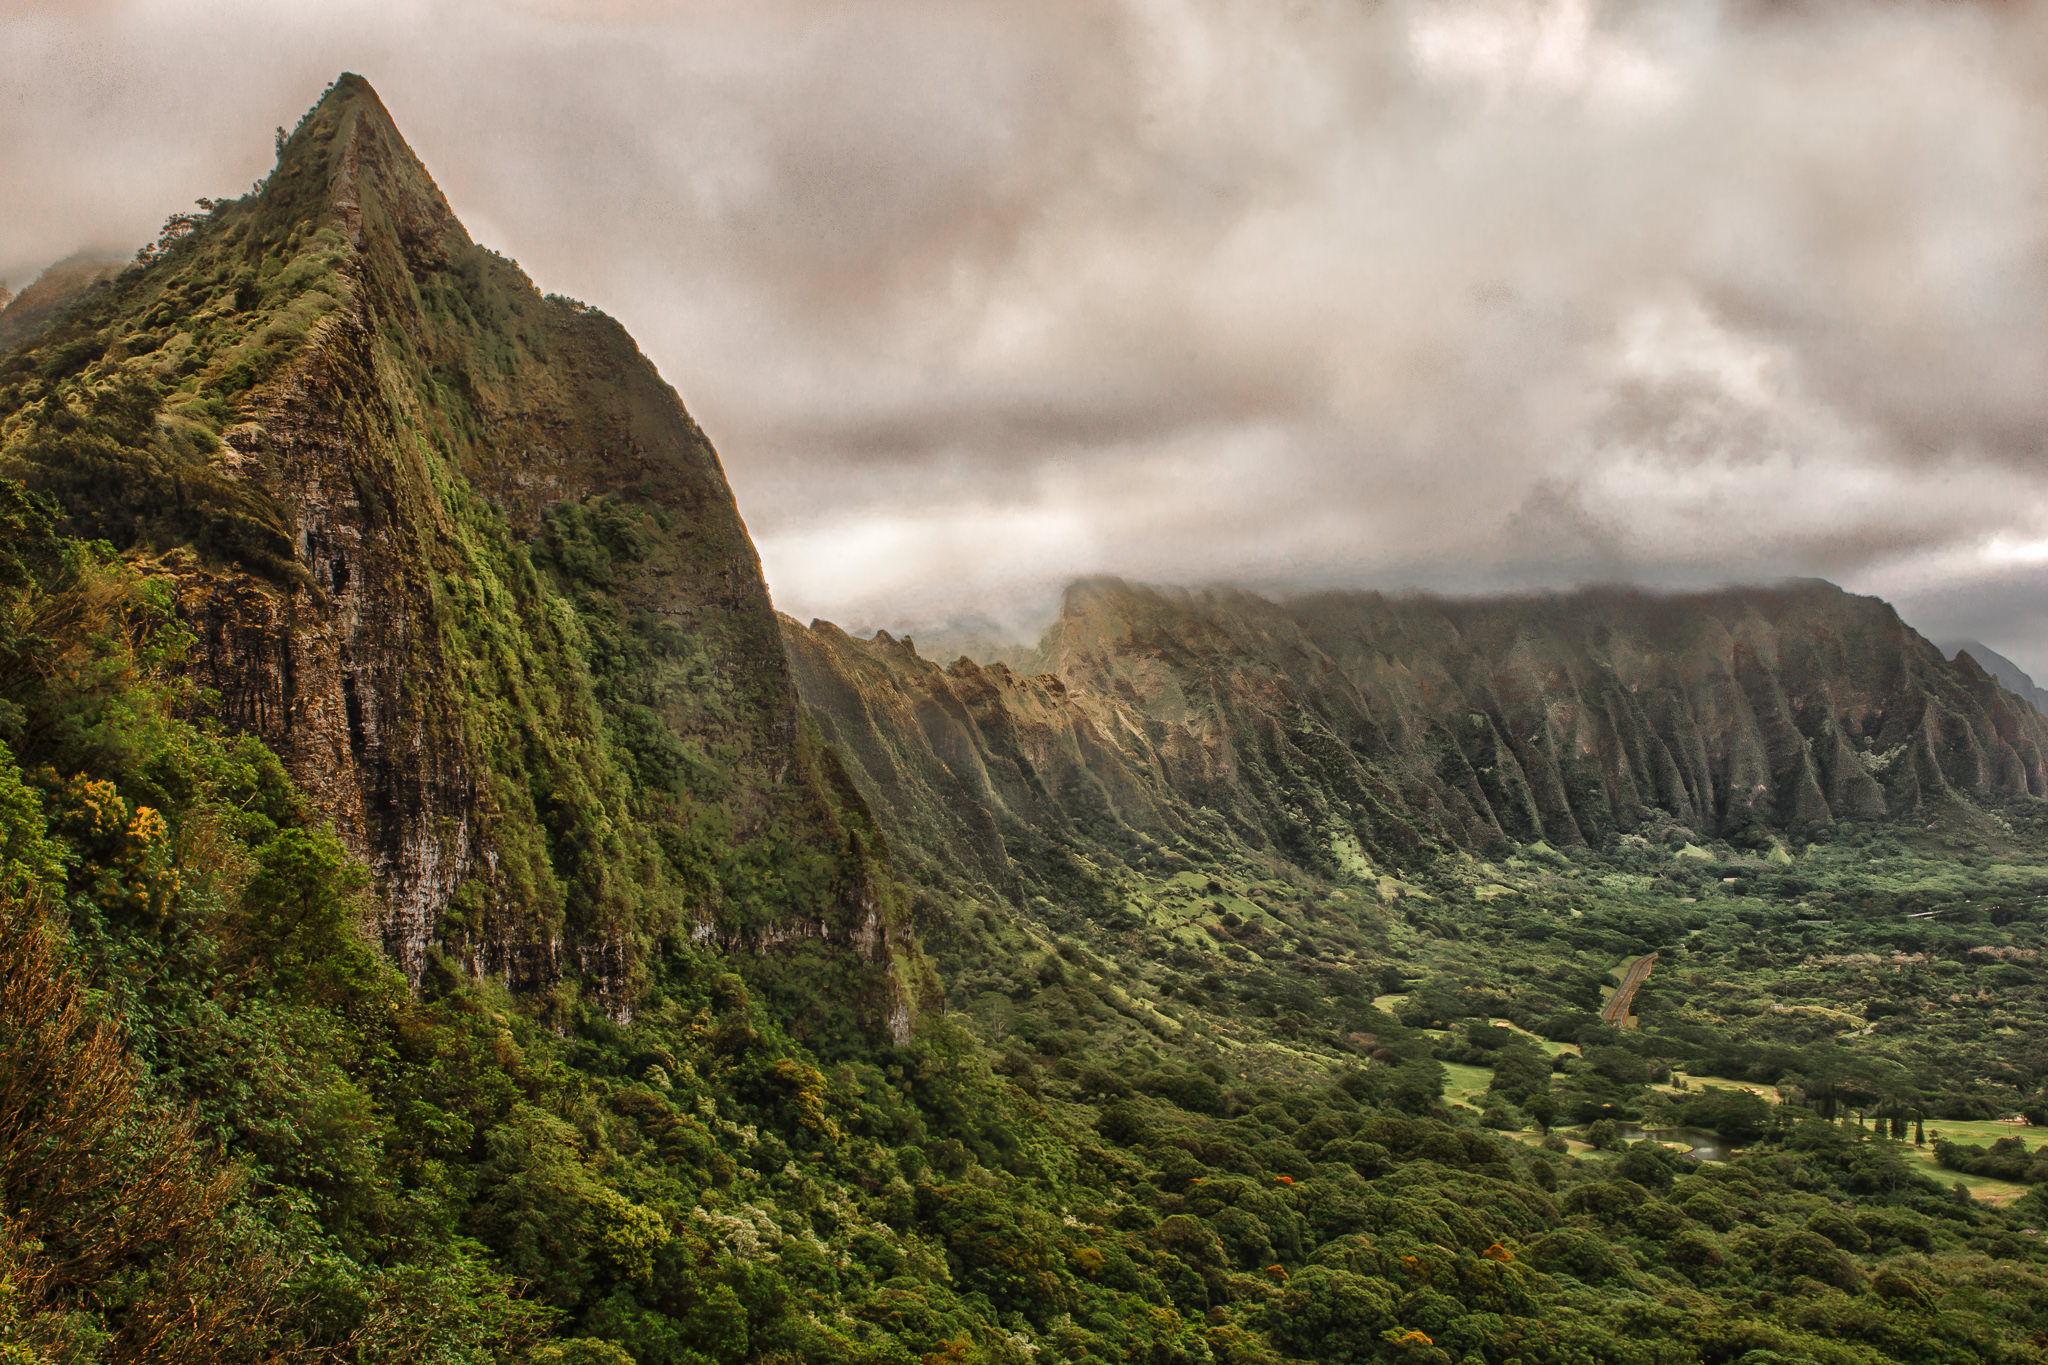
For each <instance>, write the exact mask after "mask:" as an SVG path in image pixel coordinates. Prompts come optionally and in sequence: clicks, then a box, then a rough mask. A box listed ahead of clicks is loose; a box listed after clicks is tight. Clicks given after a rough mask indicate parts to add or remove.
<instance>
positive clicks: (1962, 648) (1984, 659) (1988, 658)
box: [1941, 640, 2048, 714]
mask: <svg viewBox="0 0 2048 1365" xmlns="http://www.w3.org/2000/svg"><path fill="white" fill-rule="evenodd" d="M1941 652H1942V653H1944V654H1946V655H1948V656H1949V658H1951V659H1954V658H1955V657H1956V656H1957V655H1959V654H1967V655H1969V656H1970V658H1971V659H1973V660H1974V661H1975V662H1976V664H1977V667H1979V668H1981V669H1983V670H1984V671H1985V672H1986V673H1989V674H1990V675H1991V676H1992V677H1994V678H1996V679H1998V685H1999V686H2000V687H2003V688H2004V689H2005V690H2006V691H2008V692H2010V693H2012V694H2013V695H2014V696H2016V697H2024V698H2026V699H2027V700H2028V701H2030V702H2032V703H2033V704H2034V709H2035V710H2037V711H2040V712H2042V713H2043V714H2048V690H2044V689H2043V688H2041V687H2039V686H2037V685H2035V682H2034V680H2033V679H2032V678H2031V677H2029V676H2028V675H2027V671H2026V670H2025V669H2023V668H2021V667H2020V666H2019V665H2018V664H2016V663H2014V662H2013V661H2012V660H2011V659H2008V658H2006V657H2005V656H2004V655H2003V654H2000V653H1999V652H1998V651H1997V650H1995V649H1993V648H1992V647H1991V646H1990V645H1987V644H1985V643H1984V642H1983V641H1982V640H1950V641H1948V642H1947V643H1945V644H1943V645H1942V646H1941Z"/></svg>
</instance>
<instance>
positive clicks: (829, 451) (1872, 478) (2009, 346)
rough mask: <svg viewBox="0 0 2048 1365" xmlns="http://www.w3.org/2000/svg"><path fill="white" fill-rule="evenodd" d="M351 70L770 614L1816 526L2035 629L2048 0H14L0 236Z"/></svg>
mask: <svg viewBox="0 0 2048 1365" xmlns="http://www.w3.org/2000/svg"><path fill="white" fill-rule="evenodd" d="M345 69H346V70H354V71H358V72H361V73H362V74H363V75H365V76H367V77H368V78H369V79H370V81H371V82H372V83H373V84H374V85H375V86H376V87H377V90H378V92H379V93H380V94H381V95H382V97H383V99H384V102H385V103H386V105H387V106H388V107H389V108H390V109H391V111H392V113H393V115H394V116H395V117H396V119H397V120H398V123H399V127H400V129H401V130H402V131H403V132H404V133H405V134H406V136H407V138H408V139H409V140H410V141H411V142H412V144H413V146H414V148H415V149H416V150H417V151H418V152H419V154H420V156H421V158H422V159H423V160H424V161H425V162H426V164H427V166H428V167H429V169H431V170H432V171H433V173H434V174H435V176H436V178H437V179H438V181H439V182H440V184H441V186H442V188H443V189H444V190H445V191H446V192H447V194H448V197H449V199H450V200H451V202H452V203H453V204H454V206H455V209H456V211H457V213H458V214H460V215H461V217H462V218H463V220H464V221H465V222H466V223H467V225H468V226H469V228H470V231H471V233H472V235H474V236H475V237H476V238H477V239H478V240H480V241H482V242H484V243H485V244H486V245H489V246H492V247H494V248H496V249H498V250H500V251H502V252H504V253H505V254H507V255H510V256H512V257H514V258H516V259H517V260H518V261H519V262H520V263H521V265H522V266H524V267H525V268H526V270H527V271H528V272H529V273H530V274H531V275H532V276H533V277H534V278H535V280H536V281H537V282H538V283H539V284H540V286H541V287H542V288H543V289H547V290H551V291H556V292H561V293H566V294H571V295H574V296H576V297H579V298H582V299H585V300H587V301H589V302H591V303H593V304H595V305H597V306H599V307H601V308H603V309H605V310H606V311H608V312H610V313H612V314H613V315H615V316H617V317H618V318H619V319H620V320H621V321H622V322H624V323H625V324H626V326H627V327H628V328H630V329H631V331H632V332H633V334H634V335H635V336H636V337H637V338H638V339H639V340H640V343H641V345H642V347H643V349H644V350H646V352H647V353H648V354H649V355H650V356H651V357H652V358H653V359H654V360H655V362H656V363H657V364H658V365H659V366H660V367H661V370H662V372H663V374H664V375H665V376H666V377H667V378H668V379H669V380H670V382H672V383H674V384H675V385H676V386H677V388H678V389H680V390H681V392H682V394H683V396H684V398H685V400H686V401H687V402H688V403H689V405H690V407H691V409H692V411H693V412H694V413H695V414H696V416H697V417H698V419H699V421H700V422H702V424H703V425H704V427H705V428H706V430H707V431H709V432H710V433H711V435H712V438H713V439H714V440H715V441H716V442H717V444H718V446H719V449H720V452H721V454H722V456H723V458H724V461H725V465H726V469H727V471H728V473H729V474H730V476H731V478H732V482H733V485H734V487H735V489H736V490H737V492H738V494H739V500H740V507H741V511H742V512H743V513H744V514H745V516H746V518H747V521H748V524H749V525H750V527H751V528H752V530H753V532H754V536H755V540H756V542H757V544H758V545H759V546H760V549H761V554H762V558H763V561H764V563H765V566H766V568H767V572H768V578H769V583H770V587H771V589H772V591H773V593H774V595H775V599H776V602H777V604H778V605H779V606H780V607H782V608H783V609H784V610H787V611H789V612H791V613H792V614H794V615H796V616H798V617H800V618H804V619H808V618H809V617H812V616H824V617H827V618H830V619H833V620H837V621H839V622H840V623H841V624H843V625H847V626H849V627H856V628H858V627H869V626H878V625H887V626H890V627H892V628H907V629H910V630H912V631H916V630H919V629H930V628H931V627H932V626H934V625H935V624H937V623H941V622H946V621H953V620H961V619H966V618H972V617H975V616H981V617H985V618H986V619H988V620H989V621H991V622H993V623H995V624H997V625H1000V626H1005V627H1009V628H1012V629H1020V630H1021V629H1024V628H1027V627H1035V626H1036V625H1038V624H1041V623H1042V621H1043V620H1044V619H1045V618H1046V617H1047V616H1048V615H1049V614H1050V612H1051V610H1052V608H1053V605H1054V603H1055V601H1056V595H1057V589H1058V587H1059V586H1060V585H1061V584H1062V583H1064V582H1065V581H1066V580H1068V579H1070V578H1072V577H1074V576H1076V575H1079V574H1083V573H1096V572H1114V573H1122V574H1125V575H1128V576H1131V577H1136V578H1141V579H1147V580H1152V581H1165V582H1180V583H1201V582H1210V581H1219V580H1227V581H1235V582H1242V583H1246V584H1250V585H1253V586H1257V587H1262V588H1268V589H1281V590H1284V589H1286V588H1288V587H1291V586H1308V585H1328V584H1344V585H1361V586H1376V587H1389V588H1391V587H1400V586H1409V585H1412V586H1421V587H1433V588H1444V589H1450V590H1472V589H1483V588H1488V587H1498V586H1526V585H1530V584H1545V585H1564V584H1570V583H1574V582H1581V581H1586V580H1590V579H1603V580H1615V579H1633V580H1637V581H1641V582H1645V583H1651V584H1677V583H1687V584H1696V583H1719V582H1726V581H1756V580H1760V579H1768V578H1772V577H1776V576H1781V575H1786V574H1818V575H1821V576H1825V577H1828V578H1831V579H1833V580H1835V581H1836V582H1839V583H1842V584H1843V585H1845V586H1848V587H1851V588H1854V589H1856V590H1859V591H1866V592H1876V593H1880V594H1882V595H1884V596H1887V597H1889V598H1891V599H1892V600H1894V601H1896V602H1898V603H1899V604H1900V605H1901V607H1902V608H1903V609H1904V610H1905V612H1906V613H1907V616H1908V619H1910V620H1912V621H1913V622H1914V623H1915V624H1916V625H1919V626H1920V627H1921V628H1922V629H1923V630H1925V631H1927V632H1928V633H1929V634H1931V635H1935V636H1937V637H1944V636H1949V635H1977V636H1980V637H1982V638H1983V639H1985V640H1986V641H1988V642H1989V643H1991V644H1992V645H1993V646H1995V647H1997V648H2000V649H2003V650H2004V651H2005V652H2007V653H2009V654H2011V655H2013V656H2014V657H2015V658H2017V659H2018V660H2019V661H2020V662H2021V663H2022V664H2023V665H2026V666H2028V667H2030V668H2031V669H2033V670H2034V671H2035V673H2036V676H2037V677H2039V676H2042V675H2048V609H2044V608H2048V458H2044V454H2048V451H2044V446H2048V4H2042V3H2006V4H1995V5H1993V4H1985V5H1978V4H1970V3H1945V4H1915V3H1898V2H1893V0H1857V2H1856V3H1847V2H1846V0H1845V3H1840V4H1801V3H1797V2H1796V0H1793V2H1790V3H1787V2H1785V0H1749V2H1748V3H1737V4H1729V5H1717V4H1713V3H1704V2H1702V3H1691V2H1687V3H1658V2H1657V0H1634V2H1633V3H1623V2H1620V0H1608V3H1598V2H1597V0H1444V2H1443V3H1406V2H1404V0H1378V2H1377V3H1374V2H1371V0H1292V3H1286V4H1280V3H1274V0H1241V2H1240V0H1028V3H1020V2H1019V0H1003V2H1002V3H995V2H994V0H934V3H928V4H921V3H885V2H883V0H872V2H869V0H830V3H806V2H804V0H720V2H718V3H713V2H712V0H705V2H704V3H694V4H685V3H671V4H658V3H653V2H652V0H595V2H594V3H569V2H568V0H559V3H556V2H551V0H526V2H525V3H512V2H511V0H499V2H498V3H487V2H486V0H473V2H472V3H432V2H431V0H385V2H372V0H363V2H362V3H327V2H324V0H322V2H319V3H315V2H314V0H307V2H306V3H291V2H290V0H192V2H191V3H169V2H167V0H166V2H159V3H118V2H116V0H98V2H94V0H0V275H4V276H6V277H8V278H10V279H11V280H12V282H13V283H14V284H15V285H16V286H17V287H19V286H20V285H21V284H22V283H24V282H25V281H26V279H27V278H28V277H29V276H31V275H32V274H33V273H34V271H35V270H36V269H37V268H38V267H39V266H40V265H42V264H44V263H46V262H48V261H50V260H53V259H55V258H57V257H61V256H63V255H65V254H67V253H69V252H72V251H74V250H77V249H79V248H81V247H86V246H100V247H115V248H121V249H132V248H133V247H134V246H135V245H136V244H138V243H140V242H142V241H144V240H146V239H147V238H149V237H151V236H153V235H154V230H155V228H156V226H157V224H158V223H160V222H161V220H162V219H163V217H164V216H165V215H166V214H167V213H169V212H171V211H173V210H176V209H178V208H180V207H181V206H184V205H188V204H189V203H190V201H191V200H192V199H193V198H195V197H197V196H199V195H202V194H204V195H222V194H231V193H236V192H240V191H241V190H243V189H244V188H246V187H247V186H248V185H249V184H250V183H251V182H252V181H254V180H256V179H258V178H259V177H261V176H262V175H263V174H264V173H265V172H266V171H267V170H268V169H269V164H270V161H271V156H272V148H271V129H272V128H273V127H274V126H275V125H278V124H285V125H290V124H291V123H293V122H295V121H296V120H297V118H298V116H299V114H300V113H301V112H303V110H304V109H305V107H306V106H307V105H308V104H310V103H311V102H312V101H313V100H314V99H315V98H316V97H317V96H318V95H319V93H320V90H321V88H322V87H323V86H324V85H325V84H326V83H327V82H328V81H329V80H330V79H331V78H332V77H333V76H334V75H336V74H337V73H338V72H340V71H342V70H345Z"/></svg>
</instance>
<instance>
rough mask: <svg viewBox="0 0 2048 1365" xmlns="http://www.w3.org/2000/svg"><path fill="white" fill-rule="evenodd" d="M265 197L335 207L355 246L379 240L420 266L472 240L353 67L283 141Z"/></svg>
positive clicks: (281, 203)
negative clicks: (353, 70)
mask: <svg viewBox="0 0 2048 1365" xmlns="http://www.w3.org/2000/svg"><path fill="white" fill-rule="evenodd" d="M264 198H265V200H266V201H271V200H275V201H278V202H277V207H280V208H283V209H284V210H285V211H287V212H294V213H298V214H305V213H307V212H308V211H311V210H316V209H317V208H318V207H320V206H323V205H324V206H327V207H330V208H331V209H332V210H333V212H335V213H336V214H337V215H338V216H339V217H340V218H341V220H342V225H343V227H344V229H345V230H346V232H347V233H348V238H349V242H350V244H351V245H353V246H356V247H358V248H368V249H374V247H375V246H376V245H377V244H378V243H379V241H380V240H382V241H383V242H386V243H388V244H389V245H391V246H393V247H395V248H397V249H398V250H400V251H401V252H403V254H404V256H405V258H406V262H407V264H408V265H409V266H411V267H413V268H415V269H417V268H419V267H422V266H429V267H431V266H439V265H442V264H445V263H446V261H447V260H448V259H449V257H450V256H451V255H452V254H453V253H455V252H456V251H459V250H461V249H462V248H465V247H468V246H470V245H471V244H472V243H471V241H470V238H469V234H468V233H467V232H466V231H464V230H463V227H462V224H461V223H460V222H459V221H458V220H457V219H456V217H455V213H454V210H452V209H451V208H449V206H448V200H447V198H446V197H445V196H444V195H443V194H442V193H441V189H440V186H438V185H436V184H435V183H434V177H433V176H432V175H431V174H429V173H428V171H427V168H426V166H425V165H424V164H422V163H421V161H420V159H419V157H417V156H416V155H414V154H413V150H412V148H411V146H409V145H408V144H407V143H406V140H405V137H404V136H403V135H402V134H401V133H400V132H399V131H398V124H397V122H396V121H395V120H394V119H393V118H392V117H391V111H390V110H388V109H386V108H385V107H384V101H383V100H381V99H379V98H378V96H377V92H376V90H375V89H373V88H372V87H371V85H370V83H369V82H368V81H367V80H364V79H363V78H362V77H361V76H358V75H356V74H355V73H354V72H343V73H342V74H341V75H340V76H339V77H337V78H336V79H335V81H334V83H333V84H332V85H330V86H328V87H327V90H326V92H325V93H324V94H322V95H321V97H320V100H319V102H318V103H317V104H315V105H314V106H313V107H312V108H311V109H310V110H308V111H307V113H306V116H305V117H304V118H303V119H301V120H300V121H299V126H298V127H297V128H296V129H295V130H294V131H293V132H292V135H291V136H290V137H289V138H288V139H286V140H285V143H284V145H283V147H282V148H281V149H280V152H279V156H278V163H277V170H276V171H275V172H274V173H273V174H272V176H271V179H270V182H269V184H268V185H266V187H265V189H264Z"/></svg>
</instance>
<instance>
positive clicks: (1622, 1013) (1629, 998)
mask: <svg viewBox="0 0 2048 1365" xmlns="http://www.w3.org/2000/svg"><path fill="white" fill-rule="evenodd" d="M1656 962H1657V955H1656V954H1655V953H1644V954H1643V955H1642V956H1641V957H1639V958H1637V959H1636V960H1635V961H1633V962H1631V963H1629V964H1628V970H1627V971H1625V972H1623V973H1622V974H1621V988H1620V989H1619V990H1617V991H1615V993H1614V998H1613V999H1612V1000H1609V1001H1608V1002H1607V1008H1605V1009H1603V1010H1601V1011H1600V1022H1601V1023H1603V1024H1619V1023H1620V1022H1621V1021H1622V1020H1624V1019H1626V1018H1628V1012H1629V1007H1630V1006H1632V1005H1634V1004H1635V1002H1636V987H1638V986H1640V985H1642V984H1643V982H1644V981H1646V980H1648V979H1649V975H1650V968H1651V967H1653V966H1654V965H1656Z"/></svg>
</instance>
